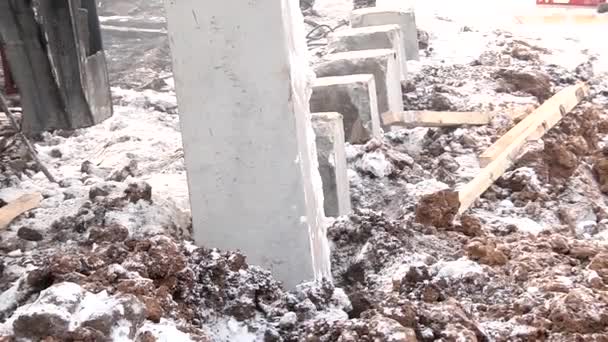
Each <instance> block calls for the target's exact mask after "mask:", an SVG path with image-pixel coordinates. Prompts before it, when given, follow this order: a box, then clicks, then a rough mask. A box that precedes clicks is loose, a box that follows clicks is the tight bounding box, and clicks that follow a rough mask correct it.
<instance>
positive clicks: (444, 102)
mask: <svg viewBox="0 0 608 342" xmlns="http://www.w3.org/2000/svg"><path fill="white" fill-rule="evenodd" d="M453 107H454V105H453V104H452V101H450V99H449V98H448V97H447V96H446V95H445V94H442V93H440V92H437V91H434V92H433V95H432V98H431V109H432V110H435V111H440V112H443V111H450V110H453Z"/></svg>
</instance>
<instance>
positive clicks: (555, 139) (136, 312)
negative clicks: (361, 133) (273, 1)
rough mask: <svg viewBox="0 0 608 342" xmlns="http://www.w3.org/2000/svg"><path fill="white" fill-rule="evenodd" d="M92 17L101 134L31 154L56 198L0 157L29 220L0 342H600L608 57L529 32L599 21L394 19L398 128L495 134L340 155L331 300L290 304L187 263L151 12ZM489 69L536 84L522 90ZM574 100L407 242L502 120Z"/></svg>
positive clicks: (575, 29) (13, 157)
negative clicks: (33, 198)
mask: <svg viewBox="0 0 608 342" xmlns="http://www.w3.org/2000/svg"><path fill="white" fill-rule="evenodd" d="M395 1H396V0H395ZM381 2H382V3H387V2H389V1H386V0H385V1H381V0H378V3H381ZM398 2H399V4H401V5H403V4H404V3H405V2H400V1H398ZM326 3H328V2H327V1H326ZM101 4H102V6H101V9H102V11H101V12H100V13H101V14H102V16H103V17H102V23H103V25H104V27H105V28H106V29H105V30H104V39H105V43H106V48H107V50H108V58H109V63H110V69H111V73H112V74H111V79H112V81H113V85H114V88H113V95H114V99H115V101H114V102H115V105H116V106H115V115H114V117H112V118H111V119H109V120H108V121H106V122H104V123H103V124H101V125H99V126H96V127H93V128H89V129H84V130H78V131H76V132H55V133H52V134H47V135H45V136H43V137H42V139H41V141H39V142H38V143H37V148H38V150H39V153H40V155H41V158H42V160H43V162H44V163H45V164H46V165H47V166H49V168H50V170H51V172H52V173H53V174H54V175H56V176H57V177H58V178H59V179H61V182H60V184H58V185H55V184H49V183H48V182H47V181H46V179H45V178H44V177H43V176H42V174H41V173H39V172H38V173H37V172H36V171H32V167H31V165H30V164H27V163H26V164H25V165H23V163H20V162H19V161H20V160H21V159H22V158H20V155H21V154H22V153H23V152H22V151H21V150H20V149H18V148H13V149H11V150H10V153H5V155H3V156H2V157H1V158H3V159H1V160H2V164H1V165H0V171H2V172H1V173H0V199H2V200H3V201H5V202H9V201H11V200H13V199H15V198H17V197H18V196H19V195H20V194H23V193H28V192H32V191H40V192H41V193H42V194H43V196H44V200H43V202H42V204H41V206H40V208H38V209H36V210H33V211H32V212H31V213H30V214H28V215H25V216H24V217H22V218H20V219H19V220H17V221H15V222H14V223H13V224H12V225H11V226H10V227H9V229H7V230H6V231H4V232H1V233H0V253H1V254H0V293H1V294H0V322H2V324H0V339H2V336H6V337H7V338H9V337H10V336H18V337H24V338H29V339H31V340H40V339H43V338H45V337H48V336H52V337H53V338H54V339H47V340H49V341H53V340H89V341H97V340H100V341H101V340H104V339H105V340H108V339H110V340H117V341H123V340H138V341H154V340H158V341H169V340H177V341H186V340H188V339H192V340H210V341H251V340H263V341H282V340H283V341H302V340H307V339H309V340H312V341H372V340H375V341H415V340H416V339H418V340H420V341H434V340H444V341H536V340H548V341H574V340H582V341H603V340H606V339H608V332H607V329H608V308H607V305H608V298H607V297H606V292H605V290H606V284H608V264H607V263H606V261H605V260H606V258H608V249H607V248H606V243H605V241H606V238H607V237H608V231H607V228H608V226H607V223H608V206H607V204H606V195H605V194H604V192H606V191H608V187H607V186H606V184H607V183H608V177H607V176H608V159H606V156H605V152H604V147H605V144H606V142H607V141H608V139H607V136H606V134H607V133H608V124H607V123H606V113H605V106H606V103H608V99H607V96H608V83H607V82H608V81H606V77H605V76H606V74H605V72H606V71H608V67H607V65H606V56H608V52H607V51H606V49H607V48H606V44H603V40H602V35H601V33H600V32H601V31H600V30H601V25H598V24H588V23H579V24H572V23H567V22H566V23H562V24H559V25H556V24H538V21H539V20H541V19H539V18H541V16H546V15H549V14H554V13H558V14H560V13H562V12H564V13H567V14H568V15H569V16H571V17H572V16H573V15H578V14H581V15H583V14H586V13H593V10H590V9H586V10H579V9H576V10H572V9H570V10H563V9H542V10H541V9H537V8H536V7H535V6H534V5H532V4H530V3H529V2H524V1H520V0H518V1H479V0H471V1H459V2H454V1H435V2H431V1H417V2H415V3H413V2H412V3H408V6H415V8H416V13H417V20H418V24H419V28H420V29H422V30H424V31H426V32H428V34H429V36H430V40H429V48H428V49H426V50H424V51H423V53H422V56H423V57H422V58H421V61H419V62H411V63H410V64H409V65H408V67H409V70H410V79H409V84H407V85H406V87H405V91H404V103H405V106H406V108H407V109H437V110H488V111H492V112H495V113H496V114H497V117H496V118H495V119H494V120H493V123H492V124H491V125H489V126H488V127H478V128H467V127H465V128H459V129H455V130H448V129H444V130H427V129H414V130H401V131H397V132H390V133H387V134H386V135H385V137H384V139H383V140H382V141H372V142H370V143H368V144H366V145H365V146H348V148H347V149H348V155H349V168H350V170H349V176H350V180H351V193H352V196H353V204H354V207H355V213H354V214H353V215H352V216H351V217H347V218H342V219H340V220H338V221H337V222H336V223H335V224H334V226H333V227H331V228H330V240H331V241H332V245H333V259H332V265H333V269H334V271H333V273H334V276H335V280H336V281H335V285H336V286H338V287H339V288H341V290H338V289H336V288H334V287H333V286H331V285H329V284H324V285H323V286H320V287H315V286H310V285H307V284H305V285H303V286H302V287H301V288H299V289H298V290H297V291H294V292H292V293H288V292H285V291H283V290H282V289H281V287H280V284H279V283H277V282H276V281H275V280H274V279H272V277H271V276H270V275H269V274H268V273H267V272H265V271H264V270H261V269H259V268H257V267H255V266H252V265H247V263H246V262H245V258H244V256H241V255H239V254H238V253H234V252H221V251H213V250H208V249H202V248H196V247H194V246H193V245H192V244H191V243H189V242H184V241H185V240H188V236H189V229H190V225H189V211H190V208H189V205H188V200H187V199H188V190H187V185H186V175H185V169H184V165H183V152H182V149H181V141H180V134H179V121H178V116H177V114H176V113H177V109H176V99H175V94H174V92H173V82H172V79H171V77H170V70H171V68H170V56H169V51H168V47H167V42H166V37H165V36H164V34H163V31H164V30H165V23H164V19H163V14H162V6H161V4H162V2H161V1H118V0H112V1H101ZM329 5H330V6H328V7H327V8H329V10H328V11H327V12H324V14H325V16H323V17H316V16H314V15H312V14H310V13H309V15H307V18H306V19H307V20H312V21H315V22H317V23H327V24H331V25H330V26H332V27H335V26H337V25H338V24H339V21H340V19H342V18H341V16H343V14H342V13H343V9H342V8H343V1H338V0H336V1H335V2H333V3H331V2H330V3H329ZM331 5H335V6H331ZM321 12H322V13H323V11H321ZM571 21H572V20H571ZM604 25H605V24H604ZM318 42H321V43H322V40H319V41H318ZM322 52H323V50H322V47H315V48H314V49H313V53H319V54H322ZM317 57H319V56H317ZM502 69H505V70H510V71H512V72H517V73H524V74H527V75H529V74H532V75H534V76H535V77H534V78H533V79H534V81H533V83H534V82H536V83H535V84H533V85H534V86H536V88H534V89H536V90H532V91H530V85H529V84H520V83H517V81H516V80H515V81H514V79H513V78H508V77H506V76H504V75H505V74H504V73H502V74H501V73H500V71H501V70H502ZM539 75H540V76H539ZM543 75H544V76H543ZM545 78H546V80H548V81H546V82H545V81H544V80H545ZM577 80H590V81H591V82H590V83H591V84H592V87H593V94H594V98H593V101H589V102H587V103H585V104H583V106H581V108H579V109H577V110H576V111H575V112H574V113H573V114H572V115H570V116H569V117H568V118H567V119H565V120H563V122H562V123H561V124H560V125H559V126H558V127H556V128H555V129H554V130H552V131H551V132H549V133H548V134H547V135H546V136H545V137H544V139H543V140H542V141H539V142H534V143H531V144H530V145H529V146H528V147H527V151H528V152H527V153H526V155H525V157H523V158H521V159H520V161H519V162H518V163H517V165H515V166H514V168H513V169H512V170H511V171H510V172H509V173H507V174H506V175H505V176H504V177H503V178H502V179H501V180H499V181H498V182H496V185H495V186H493V187H492V188H491V189H490V190H489V191H488V192H487V193H486V194H485V195H484V196H483V198H482V199H481V200H480V201H479V202H478V203H477V204H476V205H475V206H474V208H473V209H472V210H471V211H470V212H469V213H468V214H467V215H466V216H464V217H463V218H462V219H461V220H460V221H459V222H456V223H455V224H454V225H451V224H445V223H444V222H434V223H435V225H434V226H433V225H428V226H424V225H421V224H418V223H415V216H416V212H415V209H416V203H417V202H418V200H419V199H420V198H421V197H422V196H423V195H425V194H428V193H433V192H436V191H439V190H443V189H449V188H454V187H456V188H457V187H458V186H460V185H461V184H464V183H466V182H467V181H468V180H470V179H471V178H472V177H474V176H475V174H476V172H477V171H478V170H479V165H478V162H477V155H478V154H479V153H481V152H482V151H483V150H484V148H486V147H487V146H489V145H490V144H491V142H493V141H494V140H495V139H496V138H497V137H498V136H500V135H501V134H503V133H504V132H505V131H506V130H507V129H508V128H509V127H510V126H511V125H512V122H511V120H510V118H509V115H508V113H511V112H513V111H515V112H517V111H521V110H524V108H525V107H526V106H532V108H533V107H534V106H536V105H538V101H539V100H538V98H539V97H540V98H542V97H543V96H545V95H547V94H552V93H553V92H554V91H555V90H558V89H559V88H561V87H564V86H567V85H570V84H573V83H574V82H576V81H577ZM513 82H515V83H513ZM537 88H538V89H537ZM1 203H2V201H0V205H1ZM206 247H213V246H206ZM31 327H37V328H35V329H32V328H31Z"/></svg>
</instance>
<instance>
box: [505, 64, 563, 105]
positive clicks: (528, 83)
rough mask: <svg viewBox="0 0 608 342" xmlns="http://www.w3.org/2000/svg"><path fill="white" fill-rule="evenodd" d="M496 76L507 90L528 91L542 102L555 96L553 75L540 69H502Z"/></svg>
mask: <svg viewBox="0 0 608 342" xmlns="http://www.w3.org/2000/svg"><path fill="white" fill-rule="evenodd" d="M494 77H495V78H497V79H499V80H500V81H502V83H503V86H505V87H506V90H507V91H509V92H517V91H521V92H524V93H528V94H530V95H532V96H535V97H536V98H537V99H538V101H539V102H541V103H542V102H544V101H545V100H547V99H548V98H550V97H551V96H553V85H552V84H551V77H549V75H547V74H545V73H543V72H540V71H532V70H531V71H518V70H513V69H501V70H499V71H497V72H496V73H495V74H494Z"/></svg>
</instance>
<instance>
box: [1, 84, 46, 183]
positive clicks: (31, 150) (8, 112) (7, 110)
mask: <svg viewBox="0 0 608 342" xmlns="http://www.w3.org/2000/svg"><path fill="white" fill-rule="evenodd" d="M0 109H1V110H3V111H4V114H5V115H6V116H8V118H9V120H10V122H11V125H12V126H13V129H14V130H15V131H17V132H18V133H17V135H18V136H19V138H20V139H21V141H22V142H23V144H24V145H25V147H26V148H27V150H28V152H29V154H30V156H31V157H32V159H33V160H34V161H35V162H36V164H38V167H39V168H40V170H41V171H42V173H44V175H45V176H46V178H47V179H48V180H49V181H50V182H52V183H56V182H57V181H56V180H55V178H54V177H53V176H52V175H51V173H50V172H49V169H47V168H46V166H44V164H42V162H41V161H40V159H39V158H38V154H37V153H36V149H35V148H34V146H32V143H31V142H30V140H29V139H28V138H27V137H26V136H25V134H24V133H23V132H22V131H21V128H20V126H19V124H18V123H17V119H16V118H15V116H14V115H13V112H12V111H11V110H10V108H9V106H8V101H7V100H6V98H5V97H4V94H3V93H2V91H0Z"/></svg>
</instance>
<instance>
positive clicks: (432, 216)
mask: <svg viewBox="0 0 608 342" xmlns="http://www.w3.org/2000/svg"><path fill="white" fill-rule="evenodd" d="M459 207H460V202H459V199H458V192H455V191H451V190H443V191H439V192H436V193H433V194H429V195H426V196H423V197H422V198H421V199H420V200H419V201H418V204H417V205H416V222H419V223H422V224H425V225H432V226H435V227H447V226H450V225H451V224H452V221H453V220H454V218H455V217H456V214H457V213H458V208H459Z"/></svg>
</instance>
